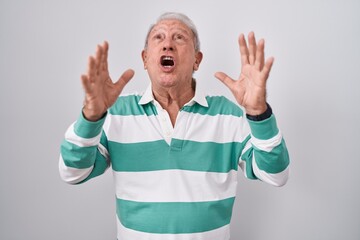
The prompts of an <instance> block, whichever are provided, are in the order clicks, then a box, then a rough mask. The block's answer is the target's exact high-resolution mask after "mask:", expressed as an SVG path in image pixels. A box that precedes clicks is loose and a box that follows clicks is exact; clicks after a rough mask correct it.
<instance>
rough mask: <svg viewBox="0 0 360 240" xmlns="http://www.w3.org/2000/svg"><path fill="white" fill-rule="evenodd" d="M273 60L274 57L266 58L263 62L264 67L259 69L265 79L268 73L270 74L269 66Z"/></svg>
mask: <svg viewBox="0 0 360 240" xmlns="http://www.w3.org/2000/svg"><path fill="white" fill-rule="evenodd" d="M274 60H275V59H274V58H273V57H271V58H269V59H267V60H266V62H265V65H264V68H263V69H262V71H261V73H262V74H263V76H264V79H265V80H267V79H268V77H269V74H270V71H271V68H272V66H273V63H274Z"/></svg>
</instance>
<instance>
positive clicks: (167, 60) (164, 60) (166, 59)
mask: <svg viewBox="0 0 360 240" xmlns="http://www.w3.org/2000/svg"><path fill="white" fill-rule="evenodd" d="M161 65H162V66H163V67H172V66H174V59H173V57H171V56H163V57H161Z"/></svg>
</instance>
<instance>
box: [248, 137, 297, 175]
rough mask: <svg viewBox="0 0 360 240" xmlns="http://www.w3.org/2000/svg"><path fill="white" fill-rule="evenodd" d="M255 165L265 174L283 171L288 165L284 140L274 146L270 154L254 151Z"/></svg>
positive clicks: (287, 154)
mask: <svg viewBox="0 0 360 240" xmlns="http://www.w3.org/2000/svg"><path fill="white" fill-rule="evenodd" d="M254 154H255V161H256V165H257V166H258V167H259V169H261V170H263V171H265V172H267V173H272V174H275V173H279V172H282V171H284V170H285V169H286V168H287V166H288V165H289V162H290V161H289V153H288V151H287V150H286V145H285V141H284V139H282V141H281V143H280V145H278V146H276V147H275V148H273V149H272V150H271V152H264V151H260V150H258V149H257V150H256V151H254Z"/></svg>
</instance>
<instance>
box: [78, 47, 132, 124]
mask: <svg viewBox="0 0 360 240" xmlns="http://www.w3.org/2000/svg"><path fill="white" fill-rule="evenodd" d="M108 49H109V44H108V43H107V42H106V41H105V42H104V43H103V45H98V46H97V50H96V55H95V57H94V56H90V57H89V63H88V69H87V74H84V75H82V76H81V81H82V85H83V87H84V90H85V100H84V108H83V114H84V117H85V118H86V119H87V120H89V121H97V120H99V119H100V118H101V117H102V116H103V115H104V114H105V112H106V111H107V110H108V108H110V107H111V106H112V105H113V104H114V103H115V101H116V99H117V98H118V97H119V95H120V93H121V91H122V90H123V89H124V87H125V85H126V84H127V83H128V82H129V81H130V79H131V78H132V77H133V76H134V71H133V70H131V69H128V70H126V71H125V72H124V73H123V74H122V75H121V76H120V78H119V80H118V81H117V82H115V83H113V81H112V80H111V78H110V75H109V70H108V62H107V56H108Z"/></svg>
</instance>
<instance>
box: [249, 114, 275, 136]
mask: <svg viewBox="0 0 360 240" xmlns="http://www.w3.org/2000/svg"><path fill="white" fill-rule="evenodd" d="M248 122H249V125H250V129H251V134H252V135H253V136H254V137H255V138H257V139H261V140H266V139H270V138H272V137H274V136H276V135H277V134H278V133H279V129H278V127H277V123H276V119H275V116H274V114H272V115H271V116H270V117H269V118H267V119H265V120H262V121H252V120H249V119H248Z"/></svg>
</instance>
